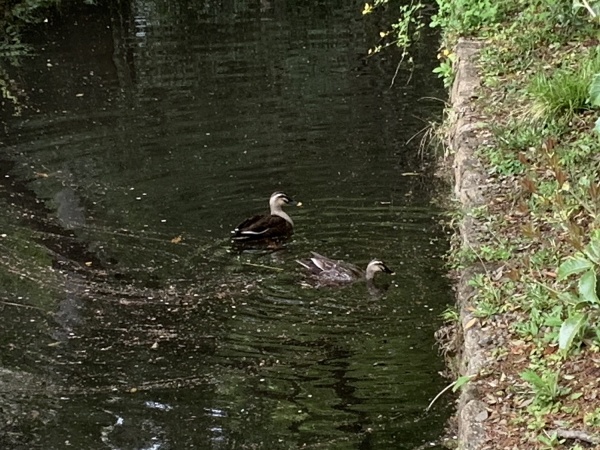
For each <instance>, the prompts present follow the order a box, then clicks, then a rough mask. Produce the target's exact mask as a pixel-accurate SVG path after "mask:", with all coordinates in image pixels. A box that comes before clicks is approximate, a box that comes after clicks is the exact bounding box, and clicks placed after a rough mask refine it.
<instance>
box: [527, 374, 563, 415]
mask: <svg viewBox="0 0 600 450" xmlns="http://www.w3.org/2000/svg"><path fill="white" fill-rule="evenodd" d="M559 374H560V371H558V370H556V371H549V370H544V371H542V373H541V375H538V373H537V372H535V371H534V370H531V369H528V370H525V371H524V372H522V373H521V378H522V379H523V380H524V381H526V382H528V383H529V384H530V385H531V387H532V388H533V393H534V394H535V399H534V404H536V405H541V406H547V405H550V404H551V403H553V402H554V401H555V400H556V399H557V398H558V397H560V396H561V395H563V394H565V393H566V390H565V389H562V388H561V387H560V385H559V384H558V379H559Z"/></svg>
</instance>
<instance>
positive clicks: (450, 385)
mask: <svg viewBox="0 0 600 450" xmlns="http://www.w3.org/2000/svg"><path fill="white" fill-rule="evenodd" d="M456 381H457V380H454V381H453V382H452V383H450V384H449V385H448V386H446V387H445V388H444V389H442V390H441V391H440V392H439V394H438V395H436V396H435V397H434V398H433V400H431V403H429V406H427V408H425V412H427V411H429V409H430V408H431V407H432V406H433V404H434V403H435V402H436V401H437V399H438V398H440V397H441V396H442V395H444V393H445V392H446V391H447V390H448V389H451V388H452V387H453V386H454V385H455V384H456Z"/></svg>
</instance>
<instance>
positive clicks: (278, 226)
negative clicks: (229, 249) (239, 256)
mask: <svg viewBox="0 0 600 450" xmlns="http://www.w3.org/2000/svg"><path fill="white" fill-rule="evenodd" d="M292 231H293V229H292V226H291V225H290V224H289V223H288V222H287V220H285V219H283V218H282V217H279V216H275V215H270V214H269V215H260V214H259V215H256V216H253V217H250V218H249V219H246V220H244V221H243V222H242V223H240V224H239V225H238V226H237V227H236V228H235V229H234V230H233V231H232V232H231V234H232V236H231V239H233V240H234V241H243V240H258V239H272V238H277V237H283V236H288V235H290V234H291V233H292Z"/></svg>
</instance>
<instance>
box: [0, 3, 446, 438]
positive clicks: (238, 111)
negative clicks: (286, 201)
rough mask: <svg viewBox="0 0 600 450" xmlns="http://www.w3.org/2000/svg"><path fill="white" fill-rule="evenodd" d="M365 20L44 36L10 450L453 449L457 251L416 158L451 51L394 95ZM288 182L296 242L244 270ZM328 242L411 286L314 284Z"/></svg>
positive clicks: (14, 311)
mask: <svg viewBox="0 0 600 450" xmlns="http://www.w3.org/2000/svg"><path fill="white" fill-rule="evenodd" d="M360 9H361V6H360V5H358V4H348V2H341V1H332V2H319V1H314V2H268V1H264V2H260V3H258V2H221V3H210V2H206V3H205V4H203V5H198V4H193V3H188V2H184V1H180V2H175V3H174V2H161V1H150V2H131V3H127V2H122V3H121V4H120V6H119V8H116V7H101V6H85V7H83V6H81V7H77V6H74V5H71V6H70V7H68V6H66V7H65V9H64V10H63V11H61V13H60V14H58V13H57V14H53V15H50V16H49V20H48V23H47V24H45V25H43V26H41V27H40V28H38V29H36V30H32V31H31V34H30V35H28V36H27V39H28V40H29V43H30V44H31V45H32V46H33V48H34V50H35V52H36V53H35V55H34V56H32V57H28V58H24V59H23V60H22V61H21V65H20V67H12V68H11V69H10V74H11V77H12V78H13V79H14V86H16V87H17V88H18V91H19V92H20V93H21V95H20V97H19V102H20V103H19V107H18V108H17V110H16V111H9V109H10V108H8V107H5V108H4V110H5V111H4V113H3V114H4V115H3V119H2V120H3V126H4V130H5V134H4V136H3V138H2V144H3V148H4V150H3V151H2V158H1V162H0V169H1V175H2V184H1V189H0V201H1V202H2V208H4V209H5V210H6V212H7V213H6V214H5V215H4V216H3V217H2V218H0V227H1V230H0V234H1V235H2V238H1V239H0V245H1V246H2V248H3V256H2V259H1V260H2V263H3V264H2V270H0V276H1V277H2V283H1V284H2V288H1V293H2V299H3V301H4V303H1V304H0V309H2V316H3V326H2V328H1V329H0V339H1V340H2V342H3V344H4V345H3V346H2V350H1V351H0V362H1V367H2V372H0V377H1V379H2V383H3V385H4V386H5V389H3V394H2V400H1V401H2V406H3V408H4V411H7V412H6V414H5V415H6V416H7V419H6V422H7V425H6V427H5V429H4V430H3V431H2V433H1V437H0V443H3V444H4V446H5V447H6V448H44V449H54V448H56V449H62V448H86V449H95V448H98V449H100V448H114V449H184V448H190V449H191V448H194V449H195V448H214V449H244V448H248V449H250V448H260V449H288V448H323V449H346V448H348V449H350V448H360V449H389V448H398V449H402V448H406V449H414V448H418V447H419V446H422V445H426V446H427V447H428V448H441V447H440V446H439V444H432V445H431V446H430V445H428V443H435V442H437V440H438V439H439V437H440V436H441V434H442V429H443V425H444V421H445V419H446V417H447V415H448V409H447V406H446V405H444V404H442V403H440V404H438V405H436V407H434V409H433V411H432V412H430V413H425V412H424V409H425V407H426V406H427V404H428V403H429V401H430V400H431V399H432V398H433V397H434V396H435V395H436V394H437V392H439V391H440V390H441V388H442V387H443V385H444V383H445V381H444V380H443V379H442V378H441V377H440V376H439V375H438V372H439V371H440V370H442V369H443V364H442V362H441V360H440V358H439V357H438V355H437V353H436V349H435V346H434V342H433V332H434V331H435V329H436V327H437V326H438V320H437V316H438V314H439V313H440V312H441V311H442V310H443V309H444V307H445V305H446V304H447V303H449V302H450V300H451V294H450V291H449V289H448V285H447V283H446V281H445V279H444V277H443V264H442V261H441V255H442V254H443V252H444V250H445V247H446V242H445V238H444V235H443V233H442V230H441V229H440V226H439V221H440V211H439V210H438V209H437V208H436V207H434V206H432V203H431V201H432V198H433V196H434V192H435V183H434V181H433V178H432V176H431V174H430V173H429V172H428V170H427V169H426V168H424V166H423V161H422V159H421V157H420V156H419V154H418V153H419V139H412V140H411V137H413V136H414V135H415V134H416V133H418V132H419V130H421V129H423V128H424V127H425V126H426V124H427V121H429V120H432V119H435V118H436V116H438V115H439V114H440V105H441V104H440V102H439V101H437V100H435V97H439V96H441V95H442V94H441V90H440V86H439V84H438V83H437V80H435V79H434V77H433V76H432V75H431V69H432V67H433V66H434V65H435V60H434V57H435V47H436V38H435V37H434V36H429V37H425V38H424V40H423V41H422V42H420V44H419V45H418V46H417V47H416V49H415V58H416V59H415V60H416V64H415V68H414V70H415V72H414V73H412V74H411V73H410V72H409V71H408V69H404V68H403V69H401V70H400V71H399V73H398V76H397V78H396V81H395V84H394V85H393V86H391V87H390V81H391V79H392V77H393V75H394V71H395V70H396V64H397V61H398V57H397V55H395V54H394V53H393V52H391V53H390V54H389V55H387V56H384V57H377V58H371V59H368V58H366V57H365V54H366V50H367V49H368V48H369V46H372V45H374V43H375V39H376V37H377V29H378V27H379V26H380V23H379V18H377V17H374V18H367V19H365V18H363V17H361V15H360ZM409 80H410V82H408V83H407V81H409ZM6 106H7V105H6ZM11 113H13V114H11ZM407 142H408V143H407ZM275 190H285V192H287V193H288V194H289V195H291V196H293V197H295V198H297V199H298V200H301V201H302V202H303V204H304V206H303V207H302V208H293V209H290V210H289V213H290V215H291V216H292V217H293V218H294V221H295V223H296V233H295V235H294V238H293V239H292V240H291V241H290V242H289V243H288V245H287V247H286V248H285V249H284V250H282V251H279V252H275V253H267V254H265V253H243V254H237V253H232V252H231V251H230V248H229V244H228V240H227V239H228V234H229V230H230V229H232V228H233V227H234V226H235V225H237V223H239V222H240V221H241V220H242V219H244V218H245V217H247V216H249V215H251V214H254V213H256V212H259V211H263V210H265V209H266V207H267V200H268V197H269V195H270V194H271V193H272V192H273V191H275ZM313 250H314V251H318V252H320V253H323V254H326V255H328V256H331V257H334V258H338V259H344V260H347V261H351V262H354V263H356V264H359V265H363V266H364V265H366V263H367V262H368V261H369V260H370V259H371V258H373V257H378V258H382V259H384V260H385V261H386V262H387V263H388V265H389V266H391V267H392V268H394V269H395V270H396V275H395V276H392V277H389V276H382V277H381V278H380V279H378V280H377V285H378V287H379V288H380V292H379V294H378V295H373V293H372V292H370V291H369V289H367V286H366V285H365V283H357V284H355V285H353V286H350V287H347V288H343V289H337V288H329V289H313V288H310V287H306V286H305V285H304V284H303V279H304V278H303V273H302V271H301V270H300V267H299V266H298V265H297V264H296V263H295V260H296V259H297V258H301V257H305V256H307V255H308V254H309V252H310V251H313ZM19 305H21V306H19Z"/></svg>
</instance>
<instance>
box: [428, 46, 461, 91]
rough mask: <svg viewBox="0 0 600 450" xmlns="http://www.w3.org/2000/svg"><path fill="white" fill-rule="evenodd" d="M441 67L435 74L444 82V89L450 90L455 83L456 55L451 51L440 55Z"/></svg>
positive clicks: (435, 70) (437, 68)
mask: <svg viewBox="0 0 600 450" xmlns="http://www.w3.org/2000/svg"><path fill="white" fill-rule="evenodd" d="M439 59H440V65H439V66H437V67H436V68H435V69H433V73H435V74H437V76H438V77H439V78H441V79H442V80H443V81H444V87H446V88H449V87H450V86H452V83H453V82H454V61H455V60H456V55H455V54H454V53H452V52H449V51H447V50H446V51H444V52H442V53H441V54H440V57H439Z"/></svg>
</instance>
